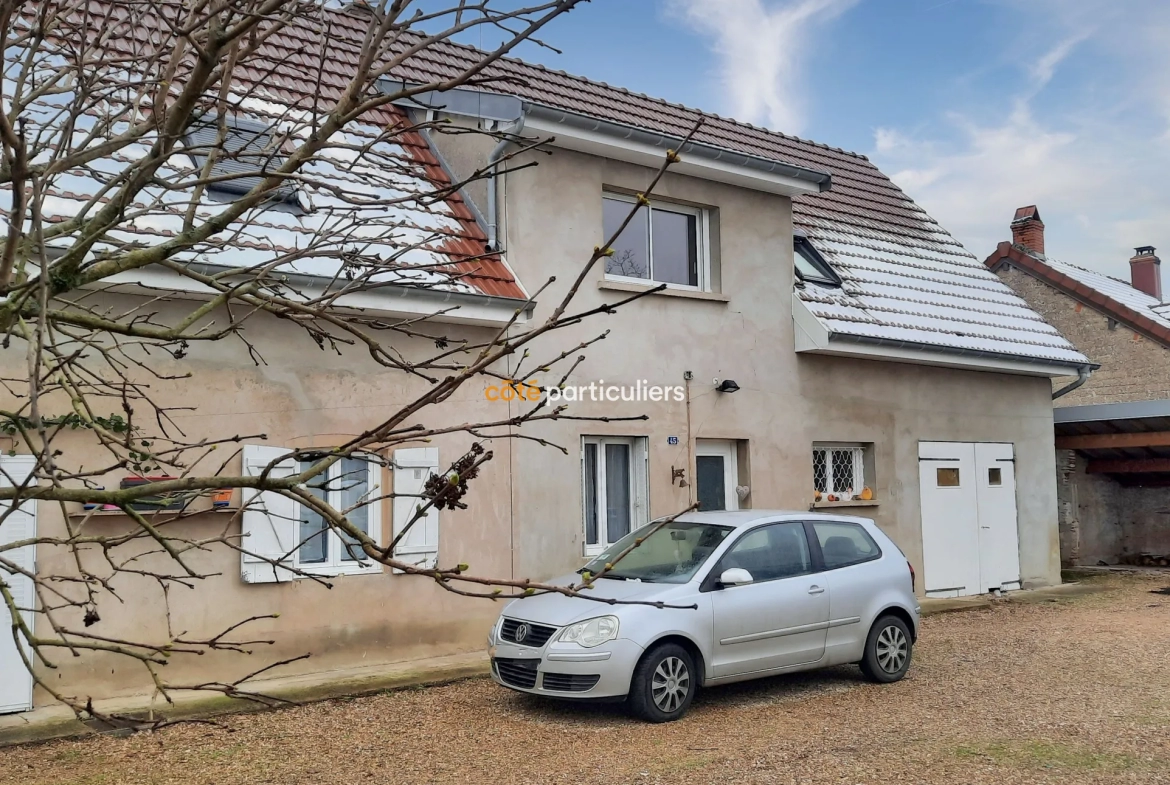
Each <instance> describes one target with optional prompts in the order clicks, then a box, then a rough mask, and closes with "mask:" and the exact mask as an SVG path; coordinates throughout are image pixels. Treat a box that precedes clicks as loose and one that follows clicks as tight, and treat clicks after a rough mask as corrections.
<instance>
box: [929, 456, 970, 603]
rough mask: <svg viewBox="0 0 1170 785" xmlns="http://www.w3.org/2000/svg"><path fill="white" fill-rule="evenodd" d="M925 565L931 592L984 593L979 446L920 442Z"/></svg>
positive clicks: (945, 594) (947, 594)
mask: <svg viewBox="0 0 1170 785" xmlns="http://www.w3.org/2000/svg"><path fill="white" fill-rule="evenodd" d="M918 456H919V458H918V481H919V486H920V489H921V493H922V561H923V565H922V569H923V573H924V575H923V581H922V582H923V586H924V587H925V589H926V594H927V595H928V596H934V597H962V596H964V595H967V594H979V593H981V592H982V591H985V589H982V588H981V587H980V585H979V583H980V578H979V562H980V558H979V556H980V549H979V500H978V496H977V494H976V491H975V445H973V444H970V443H962V442H920V443H919V445H918Z"/></svg>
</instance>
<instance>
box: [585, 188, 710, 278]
mask: <svg viewBox="0 0 1170 785" xmlns="http://www.w3.org/2000/svg"><path fill="white" fill-rule="evenodd" d="M636 204H637V198H636V197H633V196H626V195H624V194H612V193H607V194H605V195H604V196H603V198H602V214H603V222H604V231H605V237H604V238H603V239H609V238H610V237H611V236H613V233H614V232H616V231H617V230H618V227H620V226H621V225H622V222H623V221H624V220H625V219H626V216H627V215H629V214H630V211H631V210H633V209H634V206H635V205H636ZM709 220H710V218H709V214H708V211H707V210H704V209H702V208H698V207H688V206H686V205H681V204H673V203H670V202H658V201H651V202H650V205H649V206H648V207H647V206H643V207H639V208H638V210H637V212H636V213H635V214H634V217H633V218H632V219H630V223H629V224H627V225H626V228H625V231H623V232H622V233H621V235H619V236H618V237H617V239H615V240H614V241H613V256H610V257H609V258H607V259H606V261H605V276H606V278H609V279H612V280H619V281H622V280H624V281H631V282H649V283H664V284H666V285H667V286H670V287H675V288H682V289H696V290H699V291H707V290H709V289H710V278H711V274H710V252H709V250H710V249H709V245H708V243H709V241H708V235H709V226H708V224H709Z"/></svg>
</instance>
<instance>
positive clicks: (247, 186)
mask: <svg viewBox="0 0 1170 785" xmlns="http://www.w3.org/2000/svg"><path fill="white" fill-rule="evenodd" d="M186 142H187V148H188V150H189V151H190V155H191V159H192V161H194V163H195V166H196V167H198V168H199V170H200V171H198V172H196V173H195V176H196V177H202V176H203V173H202V169H203V167H204V166H205V165H206V163H207V158H208V156H209V155H210V154H211V153H212V151H215V153H216V158H215V163H213V164H212V165H211V171H210V176H211V177H215V178H217V180H216V182H214V183H209V184H208V186H207V187H208V190H211V191H218V192H220V193H224V194H232V195H237V196H238V195H243V194H246V193H248V192H249V191H251V190H252V189H253V188H255V187H256V186H257V185H259V184H260V183H261V182H262V181H263V179H264V176H265V175H266V174H267V173H269V172H272V171H275V170H276V169H279V168H280V167H281V166H283V165H284V160H285V159H284V155H282V154H281V151H280V148H279V146H278V145H277V142H276V140H275V139H274V138H273V136H272V133H271V131H270V130H269V129H267V128H264V127H263V126H259V125H253V124H250V123H245V122H229V123H228V125H227V128H226V129H225V135H224V137H223V141H222V143H221V142H220V137H219V128H218V127H217V125H216V123H215V121H214V120H211V121H210V122H199V123H196V124H193V125H192V126H191V128H190V129H189V130H188V132H187V140H186ZM272 195H273V197H274V198H275V199H277V200H278V201H295V197H296V189H295V187H294V186H292V185H288V184H285V185H280V186H278V187H277V188H276V189H274V191H273V194H272Z"/></svg>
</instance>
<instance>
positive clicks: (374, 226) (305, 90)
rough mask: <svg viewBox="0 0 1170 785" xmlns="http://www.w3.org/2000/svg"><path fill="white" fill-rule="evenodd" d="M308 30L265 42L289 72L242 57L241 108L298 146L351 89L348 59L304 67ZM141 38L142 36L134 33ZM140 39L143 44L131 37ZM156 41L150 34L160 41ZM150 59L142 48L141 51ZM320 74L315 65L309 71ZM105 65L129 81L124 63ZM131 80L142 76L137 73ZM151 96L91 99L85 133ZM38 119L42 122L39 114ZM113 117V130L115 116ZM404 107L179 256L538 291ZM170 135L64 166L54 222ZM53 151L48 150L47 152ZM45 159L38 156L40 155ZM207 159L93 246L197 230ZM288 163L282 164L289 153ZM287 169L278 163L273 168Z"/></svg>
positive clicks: (185, 159) (52, 201)
mask: <svg viewBox="0 0 1170 785" xmlns="http://www.w3.org/2000/svg"><path fill="white" fill-rule="evenodd" d="M94 9H95V10H104V11H105V12H107V13H108V14H109V18H108V19H103V20H98V21H96V22H94V24H99V23H104V24H109V25H114V26H116V25H118V24H123V25H126V26H127V30H126V35H123V36H113V37H111V39H109V40H111V41H112V43H111V44H110V46H112V47H114V48H116V49H122V50H126V51H127V52H128V51H129V49H127V47H138V48H140V49H141V50H145V49H149V48H150V47H151V46H152V45H155V46H157V45H162V46H167V45H168V41H169V38H168V36H167V35H161V36H160V35H154V36H149V37H148V36H145V35H142V33H141V31H142V30H143V29H145V26H144V25H143V24H142V19H141V18H140V17H135V18H134V19H133V20H130V19H129V18H128V17H124V16H123V15H124V14H125V9H120V8H119V7H118V6H116V5H105V4H95V5H94ZM308 34H313V35H315V36H316V39H317V40H316V41H315V46H316V47H317V48H318V49H320V48H324V44H325V41H326V38H325V37H326V36H327V35H328V32H327V25H325V24H322V25H320V26H319V27H318V29H316V30H308V29H306V28H299V29H298V30H297V31H296V34H295V35H286V34H283V33H277V34H276V35H273V36H271V37H270V38H269V39H268V41H267V44H266V48H265V50H264V51H265V52H266V54H267V56H268V57H270V58H272V59H273V60H275V61H278V62H280V63H281V66H280V73H279V74H277V73H274V72H272V71H269V70H266V69H263V68H261V69H257V68H254V67H251V64H247V63H246V64H244V65H242V66H241V67H240V68H239V69H238V70H237V72H236V73H235V75H234V76H233V78H232V80H231V83H230V90H231V101H230V103H231V104H233V105H234V107H233V108H234V110H235V115H234V116H235V117H238V118H240V119H241V120H243V121H251V122H252V123H256V122H259V124H260V126H261V127H268V128H270V129H271V131H272V134H273V137H274V138H278V139H279V138H283V147H282V148H281V149H280V150H277V151H275V152H278V153H288V152H290V151H291V150H293V149H295V148H296V147H298V146H299V143H300V142H303V141H304V140H306V139H308V138H309V135H310V133H312V132H313V131H314V130H315V129H316V128H318V127H319V126H320V121H321V119H322V117H323V115H322V114H320V113H315V112H314V111H313V108H314V106H318V105H323V109H324V110H325V111H327V110H328V108H329V106H330V100H331V99H334V98H336V97H337V95H339V94H340V88H341V87H342V86H344V83H345V82H344V79H343V77H344V75H345V74H344V71H345V70H346V65H347V63H345V64H340V65H339V64H337V63H336V62H335V63H334V65H333V70H334V71H335V72H339V73H338V74H337V75H338V79H334V80H330V81H329V82H328V83H327V84H323V85H322V84H315V83H314V80H312V79H309V78H304V77H305V76H306V74H302V73H296V71H297V70H298V69H299V70H300V71H306V69H308V70H310V71H311V68H310V65H311V64H309V63H308V61H307V60H305V59H304V58H301V57H299V55H297V52H298V51H301V50H302V48H303V47H304V46H305V41H304V38H305V36H306V35H308ZM135 37H136V38H135ZM131 38H134V39H135V40H133V41H132V42H131V41H129V39H131ZM148 38H149V40H147V39H148ZM52 47H53V43H52V42H51V41H50V42H48V43H46V44H44V45H43V46H42V50H41V51H39V52H38V57H39V58H41V60H40V63H39V67H40V68H41V69H42V73H48V72H49V71H50V69H51V68H52V66H53V65H54V64H55V63H56V64H60V63H61V61H62V60H65V59H66V58H68V57H69V56H70V55H69V44H68V42H65V44H64V45H62V46H61V47H60V48H59V49H56V50H54V49H53V48H52ZM8 54H10V53H6V57H5V67H6V69H9V70H12V69H19V68H21V67H22V62H21V60H20V58H16V57H9V56H8ZM137 54H138V55H139V56H141V55H142V51H138V52H137ZM310 75H311V74H310ZM11 76H13V75H11V74H5V79H4V98H5V104H6V105H11V103H10V101H11V98H12V96H11V90H12V89H14V88H13V85H14V83H15V80H14V79H12V78H10V77H11ZM103 76H104V77H105V78H106V79H107V80H117V79H119V77H118V72H117V71H115V70H114V68H113V67H111V68H109V69H107V70H106V72H105V73H104V74H103ZM123 78H125V79H127V80H128V81H129V83H131V84H133V83H141V82H142V79H141V77H135V76H134V75H133V74H124V77H123ZM72 97H73V96H72V94H71V93H68V92H61V93H57V94H53V95H50V96H48V97H45V98H42V99H41V100H40V101H39V102H38V103H37V104H36V105H34V106H32V107H30V109H29V111H28V112H27V113H26V116H27V117H28V118H30V120H31V121H32V122H31V123H30V125H31V126H33V127H30V129H29V134H30V137H35V134H36V133H37V132H39V131H42V130H48V131H49V132H50V133H52V132H54V131H55V129H57V128H59V127H60V126H61V124H62V123H64V122H66V120H67V119H69V111H68V106H69V101H70V99H71V98H72ZM149 111H150V109H149V107H148V106H146V107H142V106H131V104H130V103H128V102H123V103H121V104H118V103H112V102H107V103H104V104H96V105H92V106H90V107H89V109H88V111H86V112H85V113H82V114H81V115H80V116H79V117H77V118H75V119H76V120H77V127H76V128H75V129H74V131H73V135H72V139H73V140H74V143H75V144H85V143H86V135H87V134H89V133H90V132H91V131H93V130H94V129H95V128H101V130H100V131H99V132H98V133H97V134H96V135H95V136H96V137H97V138H94V139H92V140H90V141H89V142H88V143H89V144H92V145H96V144H99V143H101V142H102V141H104V140H105V139H109V138H114V137H116V136H117V134H119V133H120V132H123V131H125V130H126V129H127V128H129V127H130V124H131V123H133V122H136V121H141V120H142V119H143V118H144V117H146V116H147V113H148V112H149ZM38 123H39V125H38ZM107 123H109V125H108V127H104V124H107ZM407 128H408V123H407V121H406V117H405V115H404V114H403V113H402V111H401V110H399V109H397V108H396V107H392V106H384V107H381V108H378V109H376V110H373V111H371V112H368V113H367V114H366V115H364V116H362V117H361V118H359V119H358V120H357V121H355V122H352V123H350V124H348V125H347V126H345V128H344V129H343V131H341V132H339V133H337V134H335V135H334V136H333V138H332V139H330V140H329V142H328V144H327V146H326V147H325V148H324V149H323V150H321V151H320V152H319V153H317V154H315V155H314V157H313V158H312V159H310V161H308V162H307V163H306V164H305V165H304V166H303V167H302V168H301V169H300V170H298V173H297V174H298V177H297V179H296V180H295V182H294V183H293V184H294V186H295V192H296V193H295V196H294V197H293V198H292V199H290V200H289V201H288V202H282V203H278V204H274V203H268V204H265V205H263V206H261V207H258V208H255V209H253V210H251V211H249V212H248V213H246V214H244V215H243V216H241V217H240V218H238V219H236V220H235V221H233V222H232V223H231V224H229V225H228V227H227V228H226V229H225V230H223V231H221V232H219V233H218V234H216V235H213V236H212V237H210V238H208V239H207V240H205V241H203V242H200V243H198V244H196V245H194V246H192V247H190V248H187V249H184V250H182V251H180V252H179V253H178V254H177V255H174V256H172V257H170V258H172V259H175V260H178V261H183V262H188V263H202V264H210V265H216V266H222V267H228V268H267V269H269V270H271V271H272V272H276V273H299V274H304V275H309V276H314V277H318V278H324V279H337V280H338V281H339V282H340V281H344V280H345V279H346V278H347V277H353V276H355V275H360V274H361V271H362V270H363V269H365V270H369V269H370V268H371V267H372V268H373V269H374V270H377V273H376V274H374V275H373V276H372V277H370V278H368V279H366V280H368V281H370V282H371V283H378V284H386V283H403V284H411V285H416V286H425V287H427V288H433V289H439V290H444V291H451V292H461V293H466V294H483V295H492V296H497V297H504V298H526V296H527V295H526V294H525V291H524V289H523V287H522V286H521V285H520V283H519V282H518V281H517V280H516V278H515V276H514V275H513V274H512V272H511V270H510V269H509V268H508V266H507V265H506V263H504V261H503V260H502V259H501V258H500V257H499V256H498V255H497V254H494V253H486V243H487V238H486V235H485V234H484V232H483V229H482V228H481V227H480V226H479V224H478V223H477V222H476V220H475V218H474V216H473V214H472V212H471V210H470V209H469V207H468V206H467V205H466V204H465V203H464V201H463V198H462V196H461V195H460V194H459V193H458V192H454V193H452V194H450V195H448V196H446V197H444V198H436V197H435V196H434V194H435V193H436V191H439V190H441V189H444V188H446V187H448V186H450V184H451V181H450V178H449V176H448V174H447V172H446V171H445V170H444V168H443V167H442V165H441V164H440V162H439V160H438V159H437V158H436V156H435V153H434V151H433V150H432V149H431V147H430V145H429V143H428V142H427V140H426V139H425V138H424V137H423V136H422V135H421V134H420V133H419V132H417V131H413V130H407ZM156 139H157V135H156V134H154V133H153V131H152V132H148V133H147V134H146V135H145V136H143V137H142V138H140V139H139V140H137V141H136V142H135V143H133V144H129V145H124V146H121V147H119V148H118V149H117V150H116V152H114V153H112V154H109V155H106V156H103V157H100V158H98V159H97V160H93V161H89V162H87V163H86V164H85V166H84V167H79V168H76V169H73V170H71V171H64V172H61V173H59V174H57V175H56V176H54V177H52V178H49V179H48V181H47V182H46V183H45V185H44V188H45V190H44V193H45V199H44V205H43V207H44V219H45V221H46V223H48V224H57V225H60V224H62V223H65V222H68V221H70V220H72V219H75V218H76V217H78V216H86V217H92V216H93V214H94V213H95V212H96V211H97V210H98V209H100V208H101V207H102V206H104V205H105V204H106V203H107V199H106V197H107V195H108V193H110V192H112V191H113V189H109V188H108V186H107V184H108V183H110V182H111V181H112V180H113V178H115V177H116V176H118V175H120V174H121V173H123V172H124V171H126V170H127V168H129V167H132V166H133V165H134V164H135V163H136V162H137V161H140V160H142V159H144V158H145V157H146V156H147V155H149V153H150V148H151V145H153V144H154V143H155V141H156ZM45 157H46V156H42V159H44V158H45ZM34 163H35V162H34ZM201 163H202V161H201V160H200V157H199V156H197V155H192V154H190V153H189V152H184V151H183V150H182V148H181V147H180V148H179V150H178V152H176V153H175V154H173V155H172V156H171V157H170V158H169V159H168V160H167V161H166V163H165V164H164V166H163V167H162V168H161V169H160V170H159V172H158V174H157V176H156V177H155V178H154V181H153V183H152V184H150V185H147V186H146V187H145V188H143V189H142V190H141V191H140V192H138V193H137V194H136V197H135V201H134V203H133V204H131V205H129V206H128V207H127V211H126V215H125V218H124V219H123V220H120V221H118V222H117V223H115V224H114V225H113V226H112V227H111V228H110V229H108V230H107V231H106V232H104V234H103V236H102V237H101V239H100V241H99V242H98V243H97V244H96V245H95V246H94V248H93V253H95V254H102V253H110V252H114V251H120V250H121V251H125V250H129V249H132V248H141V247H151V246H156V245H158V244H160V243H161V242H166V241H170V240H173V239H174V238H176V237H178V236H179V235H181V234H182V232H183V231H184V229H185V228H188V227H187V226H186V225H185V214H186V213H187V211H188V210H189V209H191V207H192V200H193V197H194V188H193V187H191V183H193V182H194V181H195V180H198V179H199V177H200V169H199V167H200V166H201ZM276 165H279V162H277V164H276ZM273 168H275V166H273ZM232 198H234V197H233V196H231V195H228V196H224V195H223V194H217V193H216V192H215V191H214V190H213V189H211V188H208V189H207V190H206V191H204V192H203V193H202V195H201V196H200V198H199V199H198V201H197V202H195V204H194V214H195V216H196V219H197V223H202V222H204V221H206V220H207V219H210V218H213V217H215V216H216V215H219V214H221V213H222V212H223V211H224V210H225V209H227V208H228V206H229V205H230V204H231V200H232ZM11 199H12V193H11V190H5V191H0V211H3V217H2V218H0V233H3V232H5V231H6V224H7V220H8V215H9V209H10V207H11ZM74 234H75V233H68V234H66V235H63V236H58V237H56V238H53V239H52V240H51V241H50V242H49V245H51V246H57V247H68V245H69V238H70V237H71V236H73V235H74Z"/></svg>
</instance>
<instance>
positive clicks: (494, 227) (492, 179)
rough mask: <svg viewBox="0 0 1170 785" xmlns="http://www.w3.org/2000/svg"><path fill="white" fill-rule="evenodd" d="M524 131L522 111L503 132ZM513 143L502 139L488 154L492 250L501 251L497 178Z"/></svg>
mask: <svg viewBox="0 0 1170 785" xmlns="http://www.w3.org/2000/svg"><path fill="white" fill-rule="evenodd" d="M523 131H524V113H523V112H521V113H520V119H518V120H517V121H516V122H514V123H512V125H510V126H508V129H507V130H506V131H501V133H508V134H513V135H515V136H519V135H520V133H521V132H523ZM511 143H512V140H510V139H501V140H500V142H499V144H497V145H496V146H495V147H493V148H492V151H491V153H490V154H489V155H488V168H489V169H490V171H491V174H489V175H488V192H487V244H488V249H489V250H491V251H499V250H500V247H499V223H500V219H499V205H498V204H497V202H498V198H497V196H496V189H497V187H498V185H499V184H498V183H497V179H498V177H499V173H500V172H499V170H500V159H501V158H503V157H504V151H505V150H507V149H508V145H510V144H511Z"/></svg>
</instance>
